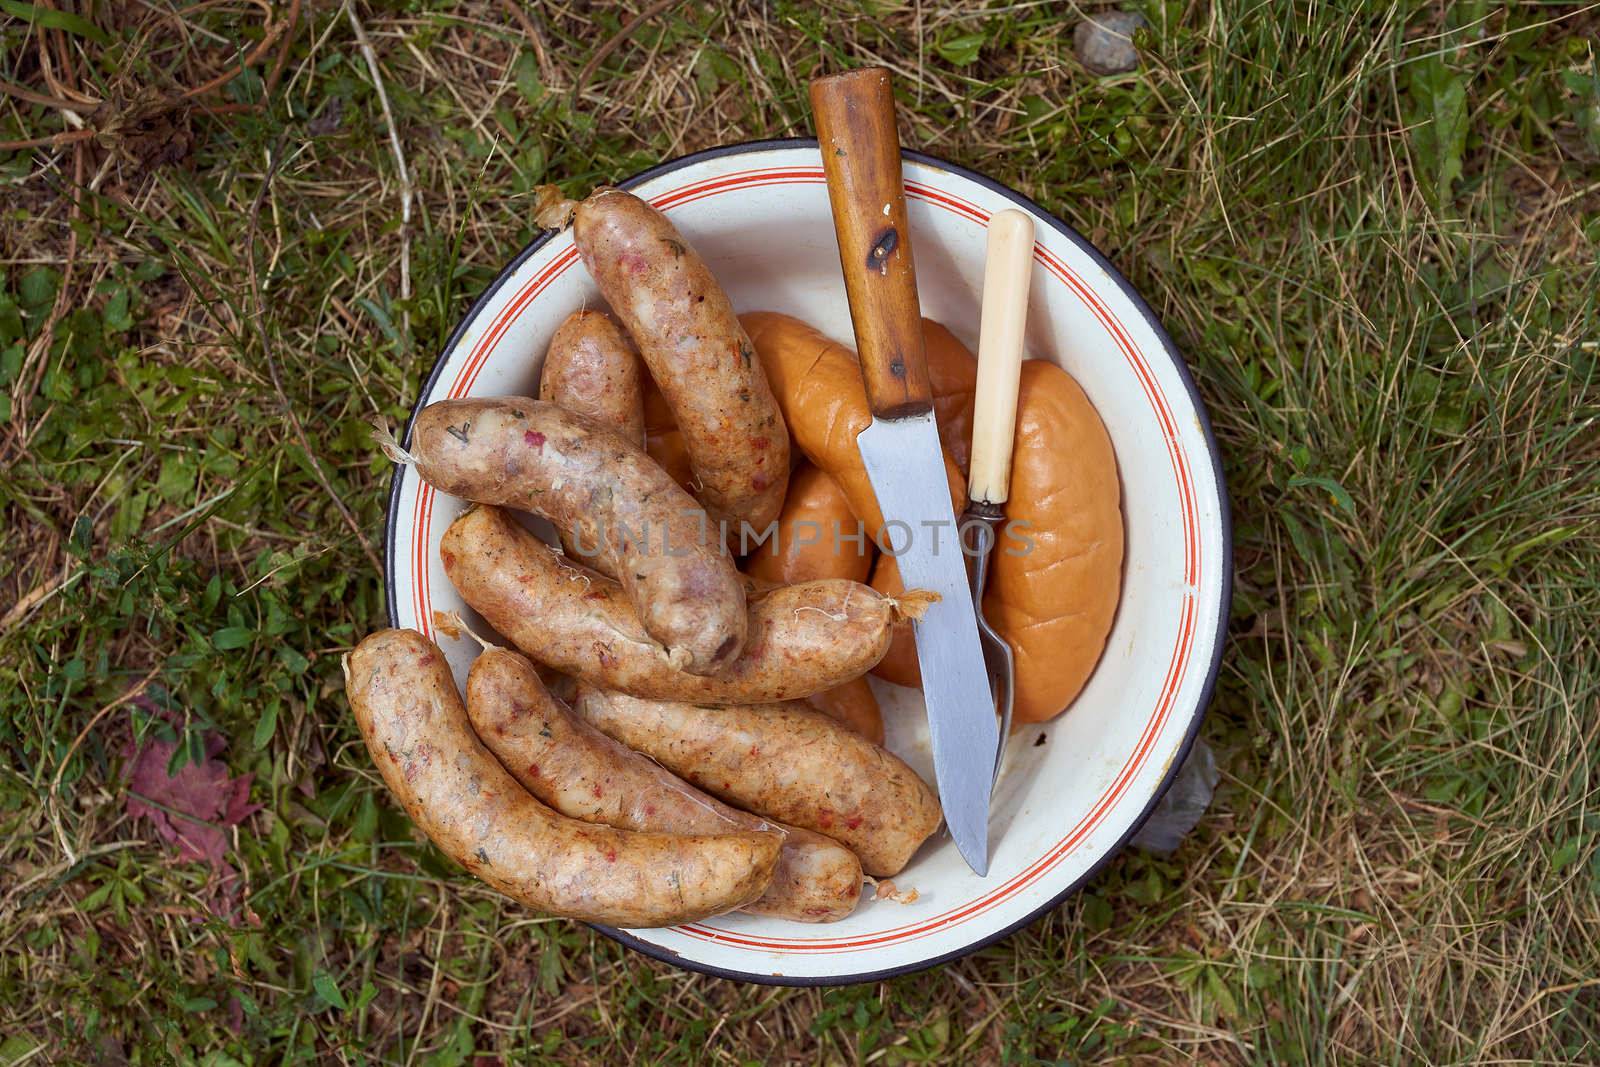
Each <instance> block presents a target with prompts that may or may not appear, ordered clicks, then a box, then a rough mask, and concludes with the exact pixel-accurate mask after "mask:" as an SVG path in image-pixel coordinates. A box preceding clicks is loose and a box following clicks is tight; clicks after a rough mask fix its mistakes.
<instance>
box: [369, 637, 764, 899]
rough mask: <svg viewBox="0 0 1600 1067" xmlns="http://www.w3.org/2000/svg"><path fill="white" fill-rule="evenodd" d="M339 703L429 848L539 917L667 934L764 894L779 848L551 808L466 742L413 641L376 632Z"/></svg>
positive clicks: (464, 726) (448, 691) (436, 654)
mask: <svg viewBox="0 0 1600 1067" xmlns="http://www.w3.org/2000/svg"><path fill="white" fill-rule="evenodd" d="M344 672H345V692H346V693H347V694H348V696H349V698H350V706H351V708H352V709H353V710H354V711H355V718H356V724H357V725H358V726H359V727H360V729H361V735H362V737H363V738H365V739H366V742H367V749H368V751H370V752H371V753H372V760H373V762H374V763H376V764H377V766H378V770H379V772H380V773H381V774H382V775H383V780H384V781H385V782H386V783H387V784H388V786H389V789H390V790H391V791H392V792H393V793H394V795H395V796H396V798H398V799H399V801H400V803H401V804H402V805H403V806H404V808H405V810H406V813H407V814H408V815H410V816H411V818H412V821H414V822H415V823H416V824H417V825H418V826H419V827H421V829H422V831H423V832H424V833H426V834H427V835H428V837H429V838H430V839H431V840H432V841H433V843H434V844H436V845H438V846H439V848H440V849H441V850H442V851H443V852H444V853H445V854H446V855H448V856H450V857H451V858H452V859H454V860H455V861H456V862H458V863H460V864H461V865H462V866H463V867H465V868H466V869H467V870H468V871H470V872H472V873H473V874H475V875H477V876H478V877H479V878H481V879H483V880H484V881H485V882H487V883H488V884H489V885H491V886H493V887H494V888H495V889H497V890H499V891H500V892H502V893H504V894H506V895H507V896H509V897H511V898H513V899H515V900H518V901H520V902H522V903H523V904H526V905H528V906H529V907H531V908H536V909H538V910H539V911H544V912H550V913H552V914H556V915H565V916H568V917H570V918H574V919H582V920H584V921H586V922H598V923H607V924H610V925H614V926H668V925H672V924H675V923H682V922H692V921H695V920H698V919H704V918H707V917H709V916H712V915H718V914H721V913H722V912H725V911H731V910H733V909H734V908H739V907H743V906H744V905H746V904H749V903H750V902H752V901H753V900H756V899H757V898H758V897H760V896H761V894H762V893H763V892H765V890H766V887H767V885H768V884H769V883H770V882H771V880H772V872H773V869H774V868H775V867H776V865H777V862H778V852H779V849H780V847H781V846H782V838H781V837H780V836H779V835H778V834H775V833H758V832H750V831H741V832H737V833H727V834H720V835H685V834H641V833H630V832H627V831H624V830H614V829H611V828H610V827H602V826H592V825H590V824H588V823H583V822H578V821H577V820H575V819H568V818H566V817H564V816H561V815H557V814H556V813H555V812H553V811H551V810H550V809H549V808H546V807H545V806H544V805H543V804H541V803H539V802H538V801H537V800H535V799H534V798H533V797H532V796H530V795H529V794H528V793H527V792H526V791H525V790H524V789H523V788H522V787H521V786H520V785H518V784H517V783H516V782H515V781H514V780H513V779H512V778H511V776H510V775H508V774H507V773H506V772H505V769H504V768H503V767H501V766H500V764H499V763H497V762H496V761H495V758H494V757H493V756H492V755H490V754H489V751H488V750H487V749H486V748H484V747H483V745H482V743H481V742H479V740H478V739H477V737H476V736H475V735H474V734H473V732H472V728H471V726H470V725H469V724H468V722H467V713H466V709H465V708H463V707H462V705H461V697H460V695H459V694H458V693H457V692H456V685H455V680H454V679H453V678H452V677H451V675H450V668H449V666H448V665H447V664H446V662H445V658H444V655H443V653H441V652H440V651H439V649H438V648H437V647H435V646H434V644H433V642H431V641H429V640H428V639H427V638H426V637H423V636H422V635H421V634H419V633H417V632H416V631H415V630H380V631H378V632H377V633H375V634H373V635H371V636H370V637H368V638H367V639H366V640H364V641H362V642H361V644H359V645H358V646H356V648H355V650H354V651H353V652H351V653H350V655H349V656H347V657H346V658H345V661H344Z"/></svg>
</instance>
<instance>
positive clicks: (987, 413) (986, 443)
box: [967, 210, 1033, 517]
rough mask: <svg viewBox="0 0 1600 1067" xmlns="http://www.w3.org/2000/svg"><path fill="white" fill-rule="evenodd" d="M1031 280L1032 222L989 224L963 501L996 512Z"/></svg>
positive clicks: (1005, 477) (1006, 466)
mask: <svg viewBox="0 0 1600 1067" xmlns="http://www.w3.org/2000/svg"><path fill="white" fill-rule="evenodd" d="M1032 275H1033V220H1032V219H1031V218H1029V217H1028V216H1027V215H1025V214H1024V213H1022V212H1021V211H1015V210H1006V211H999V212H996V213H995V214H994V215H993V216H991V217H990V219H989V255H988V259H987V261H986V262H985V265H984V271H983V324H982V327H981V329H980V331H979V335H978V385H977V390H976V392H975V394H974V396H973V400H972V455H971V459H970V463H969V470H970V472H971V473H970V474H969V475H968V478H967V499H968V500H969V501H971V503H972V504H973V505H989V507H988V508H984V509H983V510H985V511H994V512H996V513H997V514H996V517H998V512H999V511H1000V508H1001V506H1002V505H1004V504H1005V502H1006V498H1007V496H1008V495H1009V492H1010V488H1011V446H1012V441H1013V437H1014V433H1015V431H1016V425H1017V386H1018V381H1019V380H1020V377H1021V374H1022V335H1023V330H1024V328H1025V326H1026V324H1027V318H1028V284H1029V281H1030V279H1031V277H1032Z"/></svg>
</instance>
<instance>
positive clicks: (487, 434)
mask: <svg viewBox="0 0 1600 1067" xmlns="http://www.w3.org/2000/svg"><path fill="white" fill-rule="evenodd" d="M411 455H412V457H413V459H414V460H415V462H416V464H417V470H418V472H419V473H420V474H421V475H422V477H423V478H425V479H426V480H427V481H428V483H429V484H430V485H433V486H434V487H436V488H438V489H441V490H443V491H444V492H446V493H449V494H451V495H452V496H458V497H461V498H463V499H465V500H471V501H474V502H476V503H480V504H501V505H506V506H509V507H515V508H522V509H524V510H527V511H531V512H533V513H534V514H536V515H542V516H544V517H545V518H547V519H549V520H550V521H551V522H553V523H554V524H555V525H556V528H557V529H559V530H563V531H565V532H567V533H568V534H570V535H571V536H572V537H573V539H574V540H575V541H576V542H577V543H578V548H579V551H580V553H584V552H590V551H598V557H597V558H598V560H599V561H601V562H602V563H603V564H604V566H606V567H607V568H608V569H609V570H611V571H612V572H614V573H615V574H617V575H618V577H619V579H620V580H621V582H622V589H623V591H624V592H626V594H627V596H628V599H629V600H630V601H631V602H632V603H633V605H634V606H635V607H636V608H637V609H638V613H639V619H640V620H641V622H642V623H643V625H644V628H645V630H646V631H647V632H648V633H649V634H650V635H651V636H652V637H654V638H655V639H657V640H658V641H659V642H660V643H661V644H663V645H665V646H666V648H667V651H668V654H669V655H670V656H671V658H672V662H673V663H674V664H676V665H678V666H681V667H682V668H683V669H684V670H686V671H689V672H691V673H695V674H715V673H718V672H719V671H721V670H722V669H723V668H724V667H726V666H727V665H728V664H729V663H731V662H733V660H734V659H735V658H737V657H738V655H739V651H740V649H741V648H743V647H744V640H745V629H746V619H745V598H744V589H743V588H742V586H741V585H740V582H739V573H738V571H737V570H735V569H734V566H733V562H732V561H731V560H730V559H729V558H728V556H727V554H726V553H725V552H724V550H723V547H722V542H721V538H720V536H718V535H716V534H715V533H714V532H713V531H712V530H711V527H710V525H709V522H708V520H707V518H706V514H705V512H704V511H703V510H701V508H700V506H699V505H698V504H696V503H695V502H694V500H693V499H692V498H691V497H690V496H689V495H688V494H687V493H685V492H684V491H683V490H682V489H681V488H680V487H679V486H678V485H677V483H675V482H674V481H673V480H672V478H671V476H670V475H668V474H667V473H666V472H665V471H663V470H662V469H661V467H660V466H659V465H657V464H656V462H655V461H654V460H652V459H651V458H650V457H649V456H647V455H645V453H644V451H643V450H642V449H641V448H639V446H637V445H635V444H633V443H631V442H628V441H624V440H623V439H622V438H620V437H618V436H617V435H616V434H614V433H610V432H608V431H606V430H604V429H601V428H600V427H599V426H596V425H595V424H594V423H593V422H591V421H590V420H588V419H586V418H584V417H583V416H581V415H575V414H573V413H572V412H569V411H565V410H563V409H562V408H560V407H557V406H556V405H555V404H550V403H546V402H545V401H542V400H533V399H531V398H528V397H503V398H500V399H493V400H444V401H440V402H438V403H436V404H429V405H428V406H427V407H425V408H423V409H422V412H421V413H420V414H419V415H418V416H417V421H416V425H415V427H414V429H413V430H412V435H411Z"/></svg>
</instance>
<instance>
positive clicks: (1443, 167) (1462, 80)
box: [1407, 56, 1467, 207]
mask: <svg viewBox="0 0 1600 1067" xmlns="http://www.w3.org/2000/svg"><path fill="white" fill-rule="evenodd" d="M1407 91H1408V92H1409V94H1410V97H1411V105H1412V115H1411V120H1410V121H1411V151H1412V153H1413V154H1414V156H1415V158H1416V163H1417V170H1418V173H1417V176H1416V177H1417V181H1418V182H1419V183H1420V184H1421V185H1422V191H1423V194H1424V195H1425V196H1426V197H1427V198H1428V202H1429V203H1430V204H1432V205H1434V206H1435V207H1443V206H1445V205H1447V204H1449V203H1450V202H1451V201H1452V200H1453V199H1454V198H1455V183H1456V179H1457V178H1459V177H1461V157H1462V155H1463V153H1465V152H1466V148H1467V79H1466V77H1465V76H1464V75H1461V74H1458V73H1456V72H1455V71H1453V70H1451V69H1450V68H1449V67H1447V66H1445V63H1444V59H1443V57H1441V56H1432V57H1429V58H1428V59H1426V60H1423V61H1421V62H1417V63H1413V64H1411V66H1410V67H1409V68H1407Z"/></svg>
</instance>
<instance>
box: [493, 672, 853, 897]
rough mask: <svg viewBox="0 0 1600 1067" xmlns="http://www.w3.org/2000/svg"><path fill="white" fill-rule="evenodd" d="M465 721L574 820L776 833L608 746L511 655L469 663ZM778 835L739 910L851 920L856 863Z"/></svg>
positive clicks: (820, 842) (824, 841) (837, 850)
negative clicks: (766, 875)
mask: <svg viewBox="0 0 1600 1067" xmlns="http://www.w3.org/2000/svg"><path fill="white" fill-rule="evenodd" d="M467 714H468V716H469V717H470V718H471V720H472V727H473V729H474V730H476V731H477V732H478V736H479V737H480V738H482V739H483V743H484V744H485V745H487V746H488V747H489V751H491V752H493V753H494V754H495V755H496V756H497V757H498V758H499V760H500V762H501V763H502V764H504V765H505V767H506V769H507V770H509V771H510V772H511V774H512V776H513V777H514V778H516V779H517V781H519V782H521V783H522V785H523V786H524V787H526V788H527V790H528V792H530V793H532V794H533V795H534V796H536V797H538V798H539V799H540V800H542V801H544V802H545V803H546V804H548V805H550V806H551V807H552V808H554V809H555V810H557V811H559V812H561V814H563V815H568V816H571V817H572V818H574V819H582V820H584V821H585V822H594V823H604V824H605V825H607V826H615V827H617V828H618V829H621V830H654V831H670V832H672V833H679V834H717V833H724V834H725V833H732V832H734V831H739V830H767V831H770V830H773V829H774V828H775V826H776V824H774V823H770V822H767V821H766V820H764V819H761V818H759V817H757V816H754V815H751V814H749V813H747V812H743V811H738V810H736V809H734V808H730V807H728V806H727V805H726V804H724V803H722V802H721V801H720V800H717V799H716V798H715V797H710V796H707V795H706V794H704V793H702V792H701V791H700V790H698V789H696V788H695V787H694V786H692V785H690V784H689V783H688V782H685V781H684V780H683V779H681V778H679V777H678V776H677V775H675V774H673V773H672V772H671V771H669V770H667V769H666V768H664V767H662V766H661V765H660V764H657V763H655V762H653V761H651V760H649V759H647V758H646V757H644V756H641V755H639V753H637V752H635V751H633V750H632V749H630V748H628V747H626V746H625V745H621V744H619V743H617V742H616V741H613V740H612V739H611V738H609V737H607V736H606V735H605V734H603V733H601V732H600V731H599V730H597V729H595V728H594V727H593V726H591V725H589V723H588V722H586V721H585V720H584V719H582V718H581V717H579V716H577V715H575V714H573V712H572V711H571V710H570V709H569V708H568V707H567V706H566V705H565V704H563V703H562V702H561V701H559V700H557V699H556V698H555V697H554V696H552V695H551V694H550V693H549V691H548V690H546V689H545V687H544V686H543V685H542V684H541V683H540V681H539V676H538V674H537V672H536V671H535V670H534V666H533V664H532V663H530V662H528V661H527V660H526V659H524V658H523V657H521V656H519V655H518V654H517V653H515V652H511V651H509V650H506V649H491V650H489V651H487V652H484V653H483V654H482V655H481V656H479V657H478V658H477V659H476V660H475V661H474V662H473V664H472V673H471V674H470V675H469V676H468V678H467ZM776 828H777V829H779V830H780V831H781V832H782V833H783V835H784V840H783V851H782V852H781V853H780V854H779V857H778V866H777V869H776V870H775V871H774V872H773V875H772V884H771V885H769V886H768V887H767V891H766V893H765V894H763V895H762V897H761V899H759V900H757V901H756V902H755V903H753V904H749V905H747V906H746V907H745V910H746V911H750V912H754V913H755V914H757V915H772V916H776V917H778V918H783V919H795V920H798V921H800V922H833V921H835V920H838V919H842V918H844V917H845V916H846V915H849V914H850V913H851V912H852V911H854V910H855V906H856V902H857V901H858V900H859V899H860V897H861V863H860V861H859V860H857V859H856V857H855V856H854V854H852V853H851V852H850V850H849V849H847V848H845V847H844V846H843V845H840V844H839V843H838V842H836V841H833V840H830V839H829V838H826V837H823V836H822V835H820V834H815V833H812V832H811V831H809V830H801V829H799V828H797V827H789V826H776Z"/></svg>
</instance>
